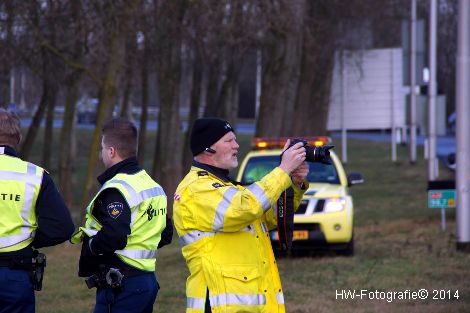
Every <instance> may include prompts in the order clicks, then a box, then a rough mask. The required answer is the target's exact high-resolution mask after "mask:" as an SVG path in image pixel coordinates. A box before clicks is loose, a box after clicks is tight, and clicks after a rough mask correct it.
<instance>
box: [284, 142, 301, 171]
mask: <svg viewBox="0 0 470 313" xmlns="http://www.w3.org/2000/svg"><path fill="white" fill-rule="evenodd" d="M289 146H290V139H288V140H287V142H286V144H285V145H284V148H283V149H282V150H283V152H282V156H281V164H280V165H279V167H280V168H282V169H283V170H284V171H285V172H286V173H287V174H289V175H290V174H292V172H293V171H294V170H295V169H297V168H298V167H299V166H300V165H301V164H302V163H304V161H305V156H306V151H305V147H304V144H303V143H301V142H298V143H296V144H295V145H293V146H292V147H289Z"/></svg>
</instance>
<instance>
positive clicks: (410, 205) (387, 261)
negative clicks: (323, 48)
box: [37, 137, 470, 313]
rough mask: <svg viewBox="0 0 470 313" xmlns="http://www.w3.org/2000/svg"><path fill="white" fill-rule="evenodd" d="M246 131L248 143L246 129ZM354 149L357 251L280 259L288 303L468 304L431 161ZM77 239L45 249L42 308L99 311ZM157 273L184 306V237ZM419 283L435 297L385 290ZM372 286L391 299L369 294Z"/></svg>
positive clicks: (168, 312)
mask: <svg viewBox="0 0 470 313" xmlns="http://www.w3.org/2000/svg"><path fill="white" fill-rule="evenodd" d="M239 139H240V141H241V142H242V144H243V148H244V149H243V151H245V152H246V150H247V149H248V148H247V142H248V141H249V138H243V137H239ZM336 151H337V152H338V154H339V153H340V151H341V150H340V147H339V146H337V147H336ZM242 154H243V153H242ZM348 158H349V163H348V164H347V165H346V168H347V170H348V171H349V172H350V171H358V172H361V173H362V174H363V175H364V178H365V180H366V182H365V184H363V185H359V186H354V187H353V188H352V189H351V192H352V194H353V196H354V203H355V209H356V210H355V217H356V219H355V230H354V232H355V238H356V254H355V256H354V257H349V258H345V257H337V256H335V255H333V254H330V253H322V254H315V255H313V256H309V257H297V258H292V257H289V258H282V259H280V260H279V262H278V264H279V269H280V272H281V278H282V281H283V287H284V292H285V301H286V307H287V312H288V313H307V312H316V313H319V312H422V313H434V312H470V299H469V294H470V284H468V283H467V281H466V279H467V277H469V274H470V267H469V266H468V264H470V255H467V254H463V253H459V252H456V250H455V241H456V238H455V221H454V219H455V212H454V211H453V210H451V211H448V214H447V218H448V222H447V230H446V231H445V232H441V231H440V214H439V211H437V210H432V209H428V208H427V202H426V172H425V169H426V166H425V163H424V161H423V160H420V161H418V163H417V164H415V165H410V164H409V163H408V161H407V150H406V147H399V148H398V159H399V161H398V162H396V163H392V162H391V161H390V145H389V144H385V143H370V142H364V141H353V140H351V141H349V151H348ZM168 193H169V194H171V192H168ZM79 248H80V247H77V246H72V245H70V244H63V245H61V246H59V247H53V248H49V249H45V251H46V253H47V256H48V267H47V269H46V270H47V273H46V277H45V280H44V288H43V291H41V292H38V293H37V312H39V313H46V312H51V313H52V312H54V313H56V312H57V313H58V312H77V313H78V312H91V311H92V308H93V304H94V291H93V290H88V289H87V288H86V286H85V284H84V283H83V281H82V280H81V279H79V278H77V277H76V272H77V263H78V257H79V252H80V251H79ZM157 276H158V280H159V283H160V286H161V290H160V292H159V294H158V297H157V301H156V303H155V306H154V308H155V310H154V312H159V313H173V312H175V313H179V312H184V309H185V303H186V299H185V295H184V285H185V280H186V277H187V269H186V267H185V264H184V260H183V258H182V256H181V253H180V250H179V247H178V245H177V240H174V243H173V244H172V245H170V246H168V247H165V248H164V249H162V250H161V251H160V252H159V256H158V260H157ZM361 290H366V291H363V294H364V296H363V297H362V299H360V298H359V296H358V297H356V298H355V299H346V298H345V295H344V293H343V298H341V292H342V291H344V292H348V291H349V292H350V293H352V292H354V291H355V292H356V294H357V295H359V294H360V293H361ZM418 290H426V291H427V292H428V297H427V298H426V299H415V300H413V299H410V300H399V299H395V300H389V301H387V299H386V297H387V296H391V295H392V293H393V292H402V295H405V293H406V294H409V293H411V292H417V291H418ZM434 290H436V291H434ZM375 291H377V294H375V293H374V292H375ZM370 292H372V294H371V293H370ZM422 292H423V291H422ZM456 292H457V293H456ZM349 295H350V294H349ZM373 295H374V296H375V297H377V296H378V297H385V299H370V298H371V296H373ZM395 295H396V296H397V297H399V295H400V294H395ZM457 295H458V299H457V298H456V296H457ZM433 297H434V299H433Z"/></svg>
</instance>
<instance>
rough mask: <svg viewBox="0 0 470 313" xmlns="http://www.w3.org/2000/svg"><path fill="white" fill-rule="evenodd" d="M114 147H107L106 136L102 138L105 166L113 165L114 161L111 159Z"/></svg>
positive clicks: (102, 158) (102, 159)
mask: <svg viewBox="0 0 470 313" xmlns="http://www.w3.org/2000/svg"><path fill="white" fill-rule="evenodd" d="M111 149H112V148H110V147H107V146H106V145H105V143H104V137H102V138H101V153H100V156H101V161H103V164H104V167H105V168H110V167H111V166H112V161H111V153H112V151H111Z"/></svg>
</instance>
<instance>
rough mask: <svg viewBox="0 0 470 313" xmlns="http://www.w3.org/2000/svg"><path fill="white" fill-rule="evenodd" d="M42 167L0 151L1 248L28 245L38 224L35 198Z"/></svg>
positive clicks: (14, 249) (17, 247)
mask: <svg viewBox="0 0 470 313" xmlns="http://www.w3.org/2000/svg"><path fill="white" fill-rule="evenodd" d="M43 173H44V170H43V169H42V168H41V167H39V166H37V165H34V164H32V163H29V162H26V161H23V160H21V159H19V158H16V157H12V156H9V155H5V154H0V190H1V195H0V207H1V208H4V209H2V216H1V219H2V223H1V224H2V225H3V227H0V252H11V251H17V250H20V249H23V248H25V247H27V246H29V245H30V244H31V243H32V242H33V239H34V233H35V230H36V228H37V227H38V225H37V220H36V210H35V207H36V201H37V198H38V195H39V190H40V189H41V183H42V175H43Z"/></svg>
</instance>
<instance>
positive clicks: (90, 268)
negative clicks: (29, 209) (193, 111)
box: [71, 119, 172, 313]
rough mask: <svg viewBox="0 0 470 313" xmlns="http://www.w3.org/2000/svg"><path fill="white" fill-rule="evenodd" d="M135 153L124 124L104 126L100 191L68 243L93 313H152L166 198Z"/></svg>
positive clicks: (131, 132) (131, 130)
mask: <svg viewBox="0 0 470 313" xmlns="http://www.w3.org/2000/svg"><path fill="white" fill-rule="evenodd" d="M136 153H137V129H136V127H135V126H134V125H133V124H132V123H131V122H130V121H128V120H126V119H113V120H111V121H109V122H108V123H106V124H105V126H104V127H103V133H102V141H101V158H102V161H103V163H104V165H105V167H106V171H105V172H104V173H103V174H101V175H100V176H99V177H98V181H99V182H100V183H101V184H102V187H101V189H100V190H99V191H98V193H97V194H96V196H95V197H94V198H93V200H92V201H91V203H90V204H89V205H88V207H87V210H86V222H85V226H84V227H80V229H79V231H78V232H77V233H75V234H74V236H73V237H72V239H71V241H72V243H79V242H83V244H82V251H81V255H80V261H79V273H78V274H79V276H81V277H88V278H87V279H86V283H87V286H88V287H89V288H93V287H96V288H97V292H96V306H95V309H94V312H95V313H101V312H113V313H118V312H136V313H138V312H142V313H144V312H152V310H153V304H154V302H155V299H156V296H157V292H158V289H159V285H158V282H157V280H156V277H155V258H156V255H157V247H158V246H160V247H161V246H162V241H161V237H162V233H163V232H164V230H165V229H167V230H170V233H171V232H172V225H171V222H169V224H168V228H166V227H165V226H166V223H167V222H166V211H167V200H166V195H165V193H164V192H163V189H162V188H161V187H160V185H158V184H157V183H156V182H155V181H154V180H153V179H152V178H151V177H150V176H149V175H148V174H147V173H146V171H145V170H143V169H142V168H140V167H139V165H138V164H137V158H136ZM169 238H170V240H171V234H169Z"/></svg>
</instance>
